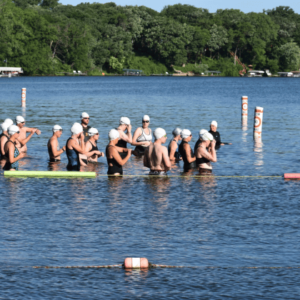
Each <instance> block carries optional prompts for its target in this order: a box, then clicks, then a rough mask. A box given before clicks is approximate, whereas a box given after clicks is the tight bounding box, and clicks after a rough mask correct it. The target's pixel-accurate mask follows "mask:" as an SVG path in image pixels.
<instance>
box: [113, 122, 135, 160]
mask: <svg viewBox="0 0 300 300" xmlns="http://www.w3.org/2000/svg"><path fill="white" fill-rule="evenodd" d="M117 130H118V132H119V134H120V139H119V141H118V143H117V145H116V146H117V147H119V148H124V149H127V143H129V144H131V143H132V135H131V125H130V119H129V118H127V117H122V118H121V119H120V125H119V127H118V128H117ZM125 131H127V132H125ZM120 155H121V157H122V158H124V157H126V155H127V153H126V152H123V151H121V152H120Z"/></svg>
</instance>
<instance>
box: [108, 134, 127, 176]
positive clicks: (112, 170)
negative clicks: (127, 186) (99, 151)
mask: <svg viewBox="0 0 300 300" xmlns="http://www.w3.org/2000/svg"><path fill="white" fill-rule="evenodd" d="M108 138H109V143H108V145H107V147H106V159H107V164H108V171H107V174H108V175H116V176H117V175H123V166H124V165H125V163H126V162H127V161H128V159H129V158H130V156H131V149H127V148H126V149H125V148H123V149H122V150H121V151H124V152H122V153H125V154H126V156H125V157H124V158H122V157H121V155H120V153H119V151H120V149H119V148H118V147H117V144H118V141H119V138H120V133H119V132H118V130H116V129H112V130H110V132H109V133H108Z"/></svg>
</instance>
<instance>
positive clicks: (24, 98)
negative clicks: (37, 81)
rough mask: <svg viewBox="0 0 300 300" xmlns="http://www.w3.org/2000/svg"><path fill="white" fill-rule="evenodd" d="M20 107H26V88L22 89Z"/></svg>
mask: <svg viewBox="0 0 300 300" xmlns="http://www.w3.org/2000/svg"><path fill="white" fill-rule="evenodd" d="M21 95H22V107H26V88H22V94H21Z"/></svg>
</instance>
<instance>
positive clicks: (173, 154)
mask: <svg viewBox="0 0 300 300" xmlns="http://www.w3.org/2000/svg"><path fill="white" fill-rule="evenodd" d="M170 147H171V149H170V160H171V161H175V160H176V157H175V152H176V148H177V145H176V143H173V142H172V143H171V145H170Z"/></svg>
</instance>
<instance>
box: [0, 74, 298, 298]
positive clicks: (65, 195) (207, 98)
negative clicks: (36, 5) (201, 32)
mask: <svg viewBox="0 0 300 300" xmlns="http://www.w3.org/2000/svg"><path fill="white" fill-rule="evenodd" d="M22 87H26V88H27V108H26V110H22V109H21V107H20V104H21V88H22ZM299 89H300V87H299V80H298V79H297V78H294V79H292V78H203V77H201V78H148V77H131V78H126V77H115V78H108V77H107V78H105V77H104V78H103V77H99V78H98V77H75V78H74V77H62V78H56V77H52V78H51V77H49V78H29V77H27V78H26V77H23V78H22V77H21V78H10V79H9V78H1V80H0V107H1V109H0V121H2V120H4V119H5V118H8V117H10V118H14V117H15V116H16V115H24V116H25V117H26V121H27V126H31V127H38V128H39V129H41V131H42V135H40V136H33V137H32V139H31V140H30V142H29V143H28V155H29V157H28V158H25V159H24V160H23V161H22V162H21V164H20V169H21V170H47V169H48V162H47V159H48V156H47V149H46V144H47V140H48V139H49V137H50V136H51V128H52V126H53V125H55V124H60V125H61V126H62V127H63V129H64V132H63V135H62V137H61V138H60V144H61V145H63V144H64V143H65V141H66V140H67V138H68V137H69V136H70V131H69V129H70V127H71V126H72V124H73V123H74V122H76V121H79V116H80V114H81V112H83V111H86V112H88V113H89V114H90V117H91V120H90V124H91V125H92V126H94V127H96V128H98V130H99V132H100V140H99V143H98V146H99V148H100V150H102V151H103V150H104V149H105V146H106V144H107V133H108V131H109V130H110V129H111V128H115V127H116V126H117V125H118V120H119V118H120V117H121V116H128V117H129V118H130V119H131V122H132V125H133V129H135V128H136V127H138V126H140V125H141V118H142V116H143V115H144V114H148V115H150V118H151V124H150V127H151V128H152V129H155V128H156V127H163V128H165V129H166V131H167V133H168V138H169V139H170V138H171V132H172V130H173V129H174V128H175V127H177V126H179V127H181V128H188V129H190V130H191V131H192V133H193V140H192V143H191V144H192V145H193V144H194V143H195V141H196V140H197V137H198V132H199V130H200V129H202V128H206V129H208V128H209V124H210V122H211V121H212V120H217V121H218V124H219V127H218V130H219V131H220V133H221V138H222V140H223V141H225V142H231V143H232V145H226V146H223V147H222V148H221V149H220V150H218V152H217V156H218V162H217V163H215V164H214V170H213V173H214V174H215V175H220V176H221V175H226V176H227V175H232V176H235V175H237V176H238V175H250V176H253V175H264V176H270V175H283V173H286V172H299V165H300V161H299V158H298V149H299V146H300V145H299V140H300V139H299V133H298V128H299V126H300V124H299V123H300V119H299V118H298V114H299V108H300V107H299V101H298V98H299ZM243 95H247V96H248V97H249V120H248V127H247V129H245V128H242V126H241V96H243ZM255 106H261V107H263V108H264V117H263V133H262V143H261V144H257V143H254V142H253V115H254V108H255ZM99 162H100V163H99V164H98V165H96V166H90V167H89V168H87V170H88V171H96V172H97V173H98V174H99V175H101V176H98V177H97V178H96V179H47V178H40V179H38V178H27V179H25V178H21V179H20V178H14V179H12V178H10V179H9V178H4V177H3V173H2V171H1V173H0V191H1V192H0V193H1V194H0V195H1V202H0V214H1V222H0V241H1V243H0V253H1V256H0V277H1V279H2V280H1V283H0V287H1V296H0V298H3V299H24V298H26V299H39V298H43V299H64V298H71V299H99V298H106V299H135V298H143V299H153V298H170V299H182V298H188V299H191V298H192V299H199V298H201V299H202V298H203V299H225V298H230V299H283V298H284V299H299V298H300V297H299V294H300V289H299V287H298V286H299V284H298V280H297V279H298V278H299V275H300V269H298V267H300V264H299V248H300V247H299V242H298V241H299V236H300V231H299V229H300V225H299V224H300V222H299V221H300V220H299V219H300V218H299V215H300V214H299V210H300V205H299V196H298V195H299V192H298V191H299V187H300V182H298V181H285V180H284V179H283V178H280V177H268V178H259V177H257V178H247V177H246V178H245V177H243V178H239V177H223V178H222V177H221V178H220V177H217V178H198V179H197V178H189V177H185V178H176V177H171V178H155V179H151V178H147V177H130V178H128V177H127V178H126V177H125V178H107V177H106V176H102V175H105V174H106V172H107V164H106V159H103V158H100V160H99ZM66 163H67V159H66V157H65V155H64V154H63V155H62V162H61V163H60V164H59V165H58V166H57V169H58V170H65V167H66ZM124 173H125V174H129V175H135V174H136V175H144V174H147V169H145V168H143V166H142V160H141V159H138V158H135V157H132V158H131V159H130V160H129V162H128V163H127V164H126V165H125V166H124ZM170 173H171V174H172V175H181V174H182V164H179V165H175V166H174V168H173V169H172V170H171V172H170ZM194 173H196V171H195V172H194ZM125 257H147V258H148V259H149V261H150V262H152V263H155V264H166V265H177V266H186V267H187V268H180V269H151V270H148V271H124V270H123V269H121V268H115V269H78V268H75V269H33V268H32V267H33V266H90V265H109V264H120V263H122V262H123V260H124V258H125ZM189 266H195V267H197V268H194V269H193V268H188V267H189ZM253 267H258V268H257V269H252V268H253ZM271 267H276V268H271ZM288 267H289V268H288Z"/></svg>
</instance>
